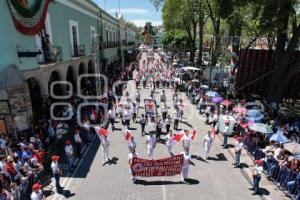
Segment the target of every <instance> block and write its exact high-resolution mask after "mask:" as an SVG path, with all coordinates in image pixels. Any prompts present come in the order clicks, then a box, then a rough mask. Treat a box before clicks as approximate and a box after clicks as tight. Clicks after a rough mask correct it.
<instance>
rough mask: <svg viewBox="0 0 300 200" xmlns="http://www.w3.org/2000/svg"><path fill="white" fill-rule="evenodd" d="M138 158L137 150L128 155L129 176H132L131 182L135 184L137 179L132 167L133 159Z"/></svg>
mask: <svg viewBox="0 0 300 200" xmlns="http://www.w3.org/2000/svg"><path fill="white" fill-rule="evenodd" d="M137 157H138V154H137V153H136V152H135V149H134V150H133V151H132V152H130V153H129V154H128V164H129V174H130V176H131V180H132V181H133V182H135V181H136V177H135V176H133V174H132V170H131V165H132V160H133V158H137Z"/></svg>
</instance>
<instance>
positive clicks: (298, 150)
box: [284, 142, 300, 155]
mask: <svg viewBox="0 0 300 200" xmlns="http://www.w3.org/2000/svg"><path fill="white" fill-rule="evenodd" d="M284 149H285V150H287V151H289V152H290V153H292V154H294V155H295V154H300V144H298V143H296V142H289V143H286V144H284Z"/></svg>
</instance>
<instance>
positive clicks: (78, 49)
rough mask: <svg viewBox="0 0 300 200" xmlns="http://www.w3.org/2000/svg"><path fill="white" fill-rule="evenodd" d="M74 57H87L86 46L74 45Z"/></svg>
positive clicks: (72, 48)
mask: <svg viewBox="0 0 300 200" xmlns="http://www.w3.org/2000/svg"><path fill="white" fill-rule="evenodd" d="M71 50H72V57H81V56H85V46H84V45H82V44H81V45H72V46H71Z"/></svg>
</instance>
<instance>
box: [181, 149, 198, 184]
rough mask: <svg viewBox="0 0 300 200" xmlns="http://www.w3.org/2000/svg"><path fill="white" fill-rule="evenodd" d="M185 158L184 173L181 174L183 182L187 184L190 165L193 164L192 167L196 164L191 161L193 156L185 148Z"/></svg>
mask: <svg viewBox="0 0 300 200" xmlns="http://www.w3.org/2000/svg"><path fill="white" fill-rule="evenodd" d="M183 157H184V160H183V167H182V172H181V175H182V177H181V180H182V181H183V182H185V181H186V179H187V178H188V175H189V168H190V164H192V165H195V164H194V163H193V162H192V161H191V155H190V153H189V149H188V148H184V152H183Z"/></svg>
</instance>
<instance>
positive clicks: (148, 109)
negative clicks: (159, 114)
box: [144, 99, 156, 115]
mask: <svg viewBox="0 0 300 200" xmlns="http://www.w3.org/2000/svg"><path fill="white" fill-rule="evenodd" d="M144 104H145V114H148V115H156V101H155V100H152V99H145V100H144Z"/></svg>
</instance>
